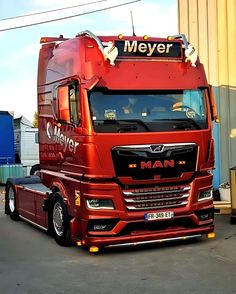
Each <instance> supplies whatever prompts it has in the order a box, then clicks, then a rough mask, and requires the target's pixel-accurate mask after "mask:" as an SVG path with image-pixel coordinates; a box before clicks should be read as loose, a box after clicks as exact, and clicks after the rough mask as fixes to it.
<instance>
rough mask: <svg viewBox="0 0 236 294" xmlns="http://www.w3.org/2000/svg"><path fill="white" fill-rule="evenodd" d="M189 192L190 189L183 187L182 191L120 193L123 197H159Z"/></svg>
mask: <svg viewBox="0 0 236 294" xmlns="http://www.w3.org/2000/svg"><path fill="white" fill-rule="evenodd" d="M188 190H190V187H184V189H182V190H164V191H152V192H125V191H123V192H122V193H123V194H124V195H125V196H129V197H132V196H134V197H135V196H148V195H160V194H174V193H183V192H185V191H188Z"/></svg>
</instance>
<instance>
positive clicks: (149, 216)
mask: <svg viewBox="0 0 236 294" xmlns="http://www.w3.org/2000/svg"><path fill="white" fill-rule="evenodd" d="M173 217H174V212H173V211H162V212H152V213H145V214H144V219H145V221H153V220H159V219H170V218H173Z"/></svg>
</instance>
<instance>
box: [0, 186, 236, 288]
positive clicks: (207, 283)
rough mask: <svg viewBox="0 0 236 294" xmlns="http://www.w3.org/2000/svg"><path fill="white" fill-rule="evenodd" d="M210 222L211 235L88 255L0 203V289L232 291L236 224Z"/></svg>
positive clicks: (235, 283)
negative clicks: (9, 212) (64, 244)
mask: <svg viewBox="0 0 236 294" xmlns="http://www.w3.org/2000/svg"><path fill="white" fill-rule="evenodd" d="M1 191H2V187H0V199H2V198H3V195H2V193H1ZM0 202H2V201H0ZM215 224H216V238H215V239H212V240H207V239H201V240H194V241H185V242H182V241H181V242H175V243H171V244H161V245H153V246H145V247H132V248H125V249H112V250H111V249H109V250H106V251H104V252H102V253H101V254H97V255H91V254H90V253H89V252H88V251H87V250H86V249H83V248H79V247H76V246H74V247H60V246H58V245H57V244H56V243H55V241H54V240H53V238H51V237H50V236H48V235H47V234H46V233H45V232H43V231H40V230H39V229H36V228H35V227H33V226H31V225H29V224H28V223H26V222H24V221H18V222H14V221H12V220H11V219H10V218H9V217H8V216H6V215H5V214H4V211H3V205H2V203H1V204H0V293H1V294H8V293H9V294H12V293H14V294H18V293H22V294H25V293H26V294H28V293H29V294H47V293H50V294H51V293H53V294H57V293H58V294H59V293H60V294H61V293H70V294H73V293H76V294H77V293H82V294H90V293H93V294H97V293H98V294H113V293H125V294H131V293H132V294H133V293H134V294H139V293H142V294H144V293H147V294H149V293H155V294H158V293H160V294H169V293H181V294H185V293H186V294H188V293H191V294H193V293H201V294H205V293H208V294H209V293H214V294H218V293H219V294H229V293H236V225H230V217H229V215H216V222H215Z"/></svg>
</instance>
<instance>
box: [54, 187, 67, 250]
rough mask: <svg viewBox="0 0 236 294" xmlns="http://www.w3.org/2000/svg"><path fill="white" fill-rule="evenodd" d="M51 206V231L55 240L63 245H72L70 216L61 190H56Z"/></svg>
mask: <svg viewBox="0 0 236 294" xmlns="http://www.w3.org/2000/svg"><path fill="white" fill-rule="evenodd" d="M50 207H51V208H50V217H49V223H50V232H51V233H52V235H53V237H54V239H55V241H56V242H57V244H59V245H61V246H70V245H72V242H71V237H70V217H69V215H68V212H67V207H66V205H65V203H64V201H63V199H62V197H61V195H60V193H59V192H56V193H55V194H54V196H53V197H52V200H51V205H50Z"/></svg>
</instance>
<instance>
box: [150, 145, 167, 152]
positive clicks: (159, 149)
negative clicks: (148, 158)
mask: <svg viewBox="0 0 236 294" xmlns="http://www.w3.org/2000/svg"><path fill="white" fill-rule="evenodd" d="M150 149H151V152H152V153H161V152H163V150H164V145H151V146H150Z"/></svg>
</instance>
